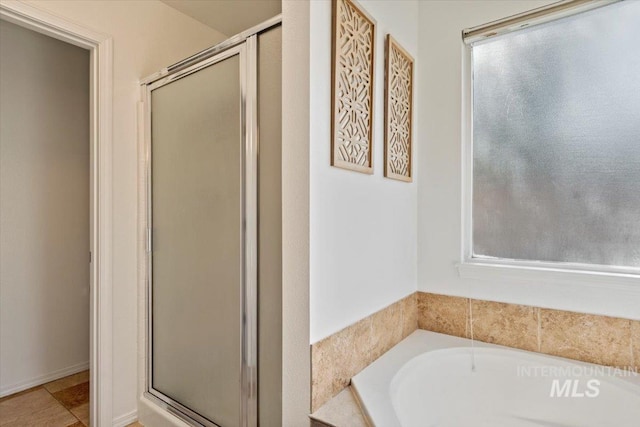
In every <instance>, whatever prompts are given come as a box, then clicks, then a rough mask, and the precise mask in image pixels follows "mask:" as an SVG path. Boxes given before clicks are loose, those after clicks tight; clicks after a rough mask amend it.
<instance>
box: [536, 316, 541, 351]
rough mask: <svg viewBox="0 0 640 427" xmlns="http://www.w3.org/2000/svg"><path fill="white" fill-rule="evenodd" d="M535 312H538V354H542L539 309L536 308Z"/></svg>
mask: <svg viewBox="0 0 640 427" xmlns="http://www.w3.org/2000/svg"><path fill="white" fill-rule="evenodd" d="M536 311H537V312H538V353H541V352H542V316H541V313H540V312H541V311H542V310H541V309H540V307H537V309H536Z"/></svg>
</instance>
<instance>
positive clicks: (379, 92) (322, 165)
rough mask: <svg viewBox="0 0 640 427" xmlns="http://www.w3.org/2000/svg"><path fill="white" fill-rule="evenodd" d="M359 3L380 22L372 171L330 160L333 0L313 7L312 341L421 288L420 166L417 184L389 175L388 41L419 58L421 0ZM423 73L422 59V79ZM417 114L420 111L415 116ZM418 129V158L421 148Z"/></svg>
mask: <svg viewBox="0 0 640 427" xmlns="http://www.w3.org/2000/svg"><path fill="white" fill-rule="evenodd" d="M360 3H361V4H362V6H363V7H364V8H365V9H366V10H367V11H368V12H369V13H370V14H371V15H372V16H373V18H374V19H375V20H376V21H377V27H376V31H377V34H376V37H377V40H376V52H375V55H376V57H375V61H376V64H375V73H376V74H375V78H374V81H375V98H374V119H375V122H374V126H375V128H374V142H373V147H374V148H373V149H374V153H373V160H374V165H373V167H374V174H373V175H366V174H361V173H357V172H352V171H347V170H343V169H338V168H335V167H331V166H330V164H329V160H330V147H331V122H330V120H331V3H330V2H329V1H313V2H311V5H310V7H311V9H310V13H311V23H310V27H311V29H310V34H311V35H310V55H311V58H310V70H311V74H310V81H311V94H310V96H311V100H310V120H311V123H310V135H311V141H310V165H311V177H310V180H311V190H310V206H311V207H310V209H311V215H310V234H311V239H310V241H311V249H310V251H311V254H310V257H311V267H310V268H311V271H310V275H311V291H310V293H311V296H310V298H311V337H310V338H311V342H312V343H313V342H316V341H318V340H320V339H322V338H324V337H326V336H328V335H331V334H332V333H335V332H337V331H339V330H340V329H342V328H344V327H346V326H348V325H350V324H352V323H354V322H356V321H358V320H359V319H362V318H364V317H366V316H368V315H370V314H372V313H374V312H376V311H378V310H380V309H382V308H384V307H385V306H387V305H389V304H391V303H393V302H395V301H397V300H399V299H401V298H403V297H405V296H406V295H408V294H410V293H412V292H414V291H415V290H416V281H417V278H416V270H417V267H416V262H417V260H416V256H417V255H416V253H417V237H416V232H417V183H416V180H415V179H416V178H419V173H418V169H419V167H414V170H413V172H414V182H413V183H409V184H407V183H404V182H400V181H395V180H391V179H387V178H384V177H383V164H384V38H385V36H386V34H387V33H391V34H392V35H393V37H395V38H396V40H398V42H399V43H400V44H401V45H402V46H403V47H404V48H405V49H407V50H408V51H409V53H411V54H412V56H414V58H417V56H418V55H417V53H418V20H417V18H418V4H419V2H418V1H374V0H363V1H361V2H360ZM418 70H419V65H418V61H417V60H416V77H417V76H418V74H417V72H418ZM285 99H286V98H285ZM416 107H417V106H416ZM418 114H419V112H418V111H417V110H416V113H415V115H414V117H415V119H416V121H417V119H418V118H419V115H418ZM414 125H415V123H414ZM415 128H416V126H414V141H415V147H414V156H415V155H417V154H418V153H419V152H420V147H418V146H419V145H420V136H419V132H416V130H415Z"/></svg>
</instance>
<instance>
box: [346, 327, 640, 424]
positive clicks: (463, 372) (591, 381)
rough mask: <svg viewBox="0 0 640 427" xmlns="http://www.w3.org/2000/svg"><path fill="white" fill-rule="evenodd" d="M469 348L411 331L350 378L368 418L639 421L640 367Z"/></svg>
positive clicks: (446, 338) (494, 421)
mask: <svg viewBox="0 0 640 427" xmlns="http://www.w3.org/2000/svg"><path fill="white" fill-rule="evenodd" d="M474 347H475V349H472V347H471V341H470V340H467V339H464V338H457V337H452V336H449V335H443V334H438V333H435V332H427V331H421V330H418V331H416V332H414V333H413V334H411V335H410V336H409V337H407V338H406V339H405V340H404V341H402V342H401V343H399V344H398V345H396V346H395V347H394V348H392V349H391V350H390V351H389V352H387V353H386V354H384V355H383V356H382V357H381V358H380V359H378V360H376V361H375V362H374V363H372V364H371V365H370V366H369V367H367V368H366V369H365V370H363V371H362V372H361V373H359V374H358V375H356V376H355V377H354V378H353V380H352V385H353V388H354V390H355V393H356V396H357V397H358V399H359V400H360V403H361V405H362V407H363V410H364V412H365V414H366V416H367V417H368V418H369V421H370V422H371V423H372V424H373V425H374V426H376V427H436V426H437V427H533V426H546V427H639V426H640V374H638V373H635V372H633V370H632V369H627V370H621V369H614V368H607V367H602V366H599V365H592V364H589V363H581V362H576V361H572V360H568V359H563V358H559V357H553V356H546V355H542V354H538V353H532V352H528V351H521V350H515V349H511V348H508V347H502V346H498V345H493V344H485V343H480V342H475V346H474ZM472 366H475V369H473V367H472ZM625 368H630V367H625Z"/></svg>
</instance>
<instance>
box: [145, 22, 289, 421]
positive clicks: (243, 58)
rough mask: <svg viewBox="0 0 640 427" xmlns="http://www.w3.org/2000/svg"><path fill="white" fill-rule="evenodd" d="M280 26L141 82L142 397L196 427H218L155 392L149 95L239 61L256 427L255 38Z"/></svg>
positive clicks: (245, 342)
mask: <svg viewBox="0 0 640 427" xmlns="http://www.w3.org/2000/svg"><path fill="white" fill-rule="evenodd" d="M281 22H282V18H281V15H278V16H275V17H273V18H271V19H269V20H267V21H265V22H263V23H261V24H259V25H257V26H255V27H253V28H251V29H249V30H247V31H245V32H242V33H240V34H238V35H236V36H233V37H231V38H229V39H227V40H225V41H223V42H221V43H219V44H217V45H215V46H213V47H210V48H208V49H205V50H203V51H201V52H199V53H196V54H195V55H192V56H190V57H188V58H186V59H184V60H182V61H180V62H177V63H175V64H173V65H171V66H169V67H167V68H165V69H162V70H161V71H159V72H158V73H155V74H153V75H151V76H149V77H147V78H145V79H143V80H141V86H142V92H143V93H142V96H143V101H144V145H145V165H146V166H145V174H146V178H145V179H146V197H147V200H146V204H147V205H146V206H147V212H146V221H147V222H146V224H147V230H146V253H147V262H146V267H147V272H146V273H147V280H146V298H147V301H146V304H145V308H146V316H145V318H146V327H145V330H146V342H147V344H146V378H145V386H146V390H145V392H144V396H145V397H146V398H148V399H149V400H151V401H153V402H154V403H156V404H157V405H158V406H160V407H161V408H163V409H164V410H166V411H167V412H169V413H171V414H173V415H175V416H176V417H178V418H180V419H181V420H183V421H185V422H187V423H188V424H190V425H194V426H205V427H224V426H219V425H218V424H216V423H214V422H213V421H211V420H209V419H208V418H206V417H204V416H202V415H200V414H199V413H197V412H195V411H193V410H191V409H189V408H187V407H186V406H184V405H182V404H180V403H179V402H177V401H175V400H174V399H172V398H171V397H169V396H167V395H165V394H164V393H162V392H161V391H159V390H156V389H154V388H153V385H152V373H153V358H152V349H153V334H152V324H153V313H152V302H153V300H152V298H153V293H152V283H153V269H152V266H153V259H152V256H151V252H152V245H153V242H152V231H151V225H152V222H151V220H152V212H151V206H152V199H151V197H152V186H151V168H152V165H151V92H152V91H153V90H154V89H157V88H159V87H161V86H164V85H166V84H170V83H172V82H174V81H176V80H178V79H180V78H183V77H186V76H188V75H190V74H193V73H196V72H198V71H200V70H202V69H204V68H206V67H209V66H212V65H214V64H216V63H218V62H221V61H224V60H225V59H228V58H231V57H233V56H235V55H238V56H239V57H240V86H241V88H240V89H241V101H240V104H241V121H242V143H243V154H242V156H243V157H242V159H243V161H242V172H241V182H242V200H243V203H242V222H243V227H242V230H243V231H242V254H243V257H242V266H243V268H242V275H241V277H242V279H241V287H242V292H241V293H242V338H241V340H242V365H241V366H242V368H241V383H242V386H241V394H242V396H241V402H242V403H241V405H242V407H241V424H240V425H241V427H257V425H258V383H257V380H258V367H257V361H258V353H257V343H258V335H257V316H258V313H257V274H258V271H257V244H258V242H257V228H258V213H257V201H258V200H257V188H258V187H257V185H258V183H257V176H258V175H257V173H258V171H257V167H258V116H257V73H258V69H257V50H258V46H257V36H258V35H259V34H260V33H262V32H264V31H266V30H268V29H270V28H272V27H275V26H278V25H280V24H281Z"/></svg>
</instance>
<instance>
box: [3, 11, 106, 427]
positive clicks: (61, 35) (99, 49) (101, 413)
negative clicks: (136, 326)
mask: <svg viewBox="0 0 640 427" xmlns="http://www.w3.org/2000/svg"><path fill="white" fill-rule="evenodd" d="M0 19H2V20H5V21H8V22H11V23H14V24H17V25H19V26H21V27H24V28H28V29H30V30H33V31H36V32H38V33H41V34H45V35H47V36H49V37H53V38H55V39H58V40H62V41H64V42H67V43H69V44H72V45H75V46H78V47H81V48H83V49H86V50H88V51H89V53H90V60H89V62H90V101H89V108H90V114H89V116H90V127H89V129H90V131H89V134H90V137H89V138H90V149H89V153H90V154H89V163H90V178H89V182H90V192H89V203H90V207H89V216H90V232H89V246H90V251H91V264H90V269H89V270H90V303H89V304H90V314H89V316H90V357H89V366H90V393H91V401H90V418H91V419H90V422H91V425H92V426H96V427H106V426H111V425H113V408H112V406H113V404H112V400H113V396H112V394H113V393H112V391H113V384H112V348H113V343H112V265H113V260H112V168H111V165H112V120H113V118H112V114H113V109H112V106H113V96H112V92H113V76H112V69H113V53H112V52H113V49H112V46H113V40H112V38H111V36H109V35H106V34H101V33H98V32H96V31H93V30H90V29H88V28H85V27H83V26H80V25H77V24H75V23H73V22H70V21H67V20H65V19H63V18H60V17H58V16H56V15H53V14H51V13H49V12H46V11H44V10H42V9H39V8H37V7H34V6H31V5H28V4H25V3H22V2H20V1H15V0H6V1H2V3H0Z"/></svg>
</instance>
